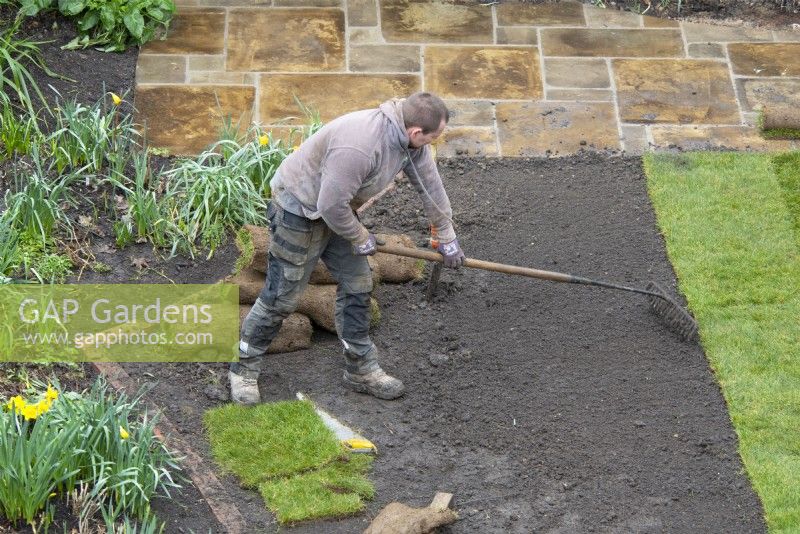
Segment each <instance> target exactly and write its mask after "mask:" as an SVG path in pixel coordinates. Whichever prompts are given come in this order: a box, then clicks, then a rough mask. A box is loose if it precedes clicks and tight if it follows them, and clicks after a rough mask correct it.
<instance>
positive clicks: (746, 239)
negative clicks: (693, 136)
mask: <svg viewBox="0 0 800 534" xmlns="http://www.w3.org/2000/svg"><path fill="white" fill-rule="evenodd" d="M799 160H800V158H799V156H798V154H797V153H794V154H788V155H778V156H773V155H768V154H746V153H703V152H698V153H687V154H679V155H652V154H650V155H647V156H646V157H645V159H644V167H645V172H646V174H647V178H648V189H649V193H650V197H651V199H652V202H653V205H654V207H655V211H656V215H657V218H658V224H659V227H660V228H661V231H662V233H663V235H664V237H665V239H666V245H667V253H668V255H669V258H670V260H671V262H672V264H673V266H674V267H675V271H676V273H677V275H678V278H679V280H680V286H681V289H682V291H683V293H684V294H685V295H686V298H687V300H688V302H689V306H690V308H691V310H692V312H693V313H694V315H695V317H697V319H698V322H699V325H700V336H701V340H702V344H703V347H704V349H705V352H706V355H707V357H708V359H709V362H710V364H711V367H712V368H713V370H714V372H715V373H716V376H717V379H718V381H719V384H720V386H721V388H722V392H723V394H724V396H725V399H726V401H727V404H728V409H729V411H730V415H731V419H732V422H733V425H734V428H735V429H736V432H737V434H738V436H739V451H740V454H741V456H742V459H743V462H744V465H745V468H746V469H747V472H748V474H749V476H750V479H751V481H752V483H753V486H754V488H755V490H756V492H757V493H758V495H759V497H760V498H761V501H762V503H763V505H764V512H765V516H766V520H767V524H768V526H769V528H770V531H771V532H797V530H796V529H797V526H798V525H800V491H798V488H800V359H798V358H797V355H798V354H800V336H798V317H800V261H798V239H797V236H798V234H797V228H798V219H797V217H798V213H800V204H799V203H800V193H798V192H799V191H800V165H798V161H799Z"/></svg>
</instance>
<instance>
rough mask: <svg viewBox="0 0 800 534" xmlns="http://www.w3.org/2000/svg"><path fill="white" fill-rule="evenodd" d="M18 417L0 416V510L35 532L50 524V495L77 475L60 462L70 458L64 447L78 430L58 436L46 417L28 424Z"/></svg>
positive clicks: (13, 412) (68, 429)
mask: <svg viewBox="0 0 800 534" xmlns="http://www.w3.org/2000/svg"><path fill="white" fill-rule="evenodd" d="M20 415H21V414H20ZM20 415H17V413H16V410H11V411H7V412H5V413H0V465H2V466H3V470H2V472H0V481H1V482H0V510H1V511H2V512H3V515H4V516H5V518H6V519H7V520H9V521H11V522H12V523H13V524H16V523H17V522H18V521H19V520H20V519H22V520H24V521H25V523H26V524H28V525H30V526H31V528H32V529H33V531H34V532H37V531H38V529H39V528H40V527H42V526H46V525H48V524H49V523H50V522H51V521H52V518H53V511H54V510H53V507H52V504H51V498H52V497H53V496H54V495H53V494H54V493H56V490H57V489H58V488H59V486H62V485H64V484H65V483H67V481H69V480H70V479H71V478H73V477H75V476H76V475H77V474H78V473H79V469H78V468H77V467H75V464H74V463H73V462H72V461H69V460H68V461H64V460H65V456H66V457H67V459H68V458H69V456H70V455H71V454H72V450H71V449H67V450H66V451H65V447H64V446H65V445H69V444H72V443H73V442H75V441H76V438H77V436H78V434H79V433H80V431H81V428H80V427H79V426H77V425H69V426H67V427H65V428H63V429H62V431H61V432H58V431H57V429H55V428H54V426H53V425H52V423H51V421H50V420H48V418H47V417H42V418H40V419H39V420H36V421H32V420H30V419H27V420H26V419H24V418H23V417H21V416H20ZM42 510H44V514H43V515H42V514H41V511H42Z"/></svg>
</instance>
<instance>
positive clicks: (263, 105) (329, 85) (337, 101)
mask: <svg viewBox="0 0 800 534" xmlns="http://www.w3.org/2000/svg"><path fill="white" fill-rule="evenodd" d="M258 88H259V99H258V103H259V108H260V112H261V115H260V116H261V120H262V122H263V123H265V124H278V123H282V122H285V123H288V124H304V123H306V122H307V121H306V119H305V117H303V116H302V114H301V113H300V110H299V109H298V107H297V104H296V102H295V96H297V97H298V98H302V100H301V101H302V102H303V103H304V104H309V105H310V104H313V105H314V106H315V107H316V108H317V110H318V111H319V114H320V117H321V118H322V120H323V121H330V120H332V119H335V118H336V117H338V116H339V115H342V114H344V113H347V112H350V111H356V110H358V109H362V108H369V107H377V106H378V104H380V103H381V102H383V101H385V100H388V99H389V98H392V97H393V96H394V95H400V94H411V93H413V92H415V91H419V90H420V88H421V87H420V78H419V76H417V75H415V74H399V75H398V74H392V75H381V74H308V75H293V74H262V75H261V80H260V82H259V85H258ZM289 117H291V119H289V120H286V119H287V118H289Z"/></svg>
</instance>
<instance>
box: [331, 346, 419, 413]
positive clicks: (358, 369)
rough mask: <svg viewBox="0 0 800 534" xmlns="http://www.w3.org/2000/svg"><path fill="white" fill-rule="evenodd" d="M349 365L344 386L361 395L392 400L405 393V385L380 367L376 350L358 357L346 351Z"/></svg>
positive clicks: (345, 371)
mask: <svg viewBox="0 0 800 534" xmlns="http://www.w3.org/2000/svg"><path fill="white" fill-rule="evenodd" d="M344 355H345V358H346V359H347V365H346V366H345V370H344V377H343V378H342V380H343V381H344V386H345V387H346V388H348V389H352V390H353V391H357V392H359V393H367V394H368V395H372V396H373V397H378V398H379V399H384V400H392V399H396V398H397V397H400V396H402V395H403V393H405V391H406V388H405V386H403V383H402V382H401V381H400V380H398V379H397V378H394V377H393V376H389V375H387V374H386V372H384V370H383V369H381V366H380V365H378V360H377V359H376V358H375V352H374V349H373V350H371V351H370V352H369V353H368V354H367V356H361V357H359V356H356V355H355V354H352V353H348V352H347V351H345V353H344Z"/></svg>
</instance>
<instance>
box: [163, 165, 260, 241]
mask: <svg viewBox="0 0 800 534" xmlns="http://www.w3.org/2000/svg"><path fill="white" fill-rule="evenodd" d="M164 176H165V178H166V180H167V181H166V195H167V201H168V202H169V203H170V205H171V206H172V212H173V214H174V215H173V216H174V218H175V220H176V223H177V224H178V228H179V229H180V231H181V232H182V233H183V235H184V236H185V240H186V243H188V245H189V247H190V248H193V247H194V244H195V243H196V242H197V239H198V238H200V237H201V236H207V240H208V236H213V235H214V233H217V234H218V233H219V232H220V228H225V229H227V228H231V229H236V228H238V227H240V226H242V225H244V224H264V223H265V222H266V217H265V214H266V203H265V201H264V199H263V198H262V197H261V195H260V194H259V192H258V191H257V190H256V188H255V186H254V185H253V183H252V182H251V181H250V180H249V179H248V178H247V174H246V172H245V170H243V169H241V168H239V167H237V166H234V165H226V163H225V161H224V160H222V159H221V158H220V157H219V156H218V155H217V154H216V153H214V152H213V151H208V152H204V153H203V154H201V155H200V157H199V158H198V159H197V160H184V161H182V162H180V163H178V165H177V166H176V167H174V168H173V169H171V170H169V171H166V172H165V173H164ZM211 252H213V250H212V251H211Z"/></svg>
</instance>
